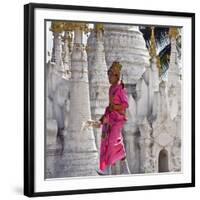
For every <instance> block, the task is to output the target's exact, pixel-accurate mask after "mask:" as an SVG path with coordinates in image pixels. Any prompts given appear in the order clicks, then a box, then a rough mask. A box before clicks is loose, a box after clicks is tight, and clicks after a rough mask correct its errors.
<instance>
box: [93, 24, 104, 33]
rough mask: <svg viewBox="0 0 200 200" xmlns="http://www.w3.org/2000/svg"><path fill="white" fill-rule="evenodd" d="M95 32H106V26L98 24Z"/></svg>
mask: <svg viewBox="0 0 200 200" xmlns="http://www.w3.org/2000/svg"><path fill="white" fill-rule="evenodd" d="M95 31H96V32H98V31H102V32H103V31H104V26H103V24H100V23H97V24H95Z"/></svg>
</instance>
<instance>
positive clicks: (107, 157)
mask: <svg viewBox="0 0 200 200" xmlns="http://www.w3.org/2000/svg"><path fill="white" fill-rule="evenodd" d="M109 97H110V98H111V97H112V98H113V100H112V102H113V103H114V104H118V105H119V104H120V105H122V106H123V110H122V112H118V111H109V106H108V107H107V108H106V110H105V114H104V117H106V119H107V121H108V123H106V124H103V126H102V134H104V135H105V137H104V138H103V137H102V138H101V146H100V169H101V170H104V169H106V168H107V167H108V166H111V165H114V164H115V163H116V161H118V160H121V159H124V158H125V157H126V152H125V147H124V143H123V136H122V128H123V126H124V123H125V121H126V120H127V119H126V116H125V111H126V108H127V107H128V96H127V92H126V89H125V88H123V86H122V84H118V85H116V86H111V87H110V89H109Z"/></svg>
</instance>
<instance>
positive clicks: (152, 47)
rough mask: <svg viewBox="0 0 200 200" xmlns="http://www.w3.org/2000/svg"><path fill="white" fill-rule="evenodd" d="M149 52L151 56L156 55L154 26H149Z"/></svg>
mask: <svg viewBox="0 0 200 200" xmlns="http://www.w3.org/2000/svg"><path fill="white" fill-rule="evenodd" d="M149 53H150V56H151V57H154V56H156V40H155V35H154V26H152V27H151V38H150V50H149Z"/></svg>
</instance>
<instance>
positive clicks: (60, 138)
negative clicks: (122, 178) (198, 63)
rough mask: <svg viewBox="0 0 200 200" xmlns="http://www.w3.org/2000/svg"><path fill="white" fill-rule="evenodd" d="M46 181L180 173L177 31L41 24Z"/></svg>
mask: <svg viewBox="0 0 200 200" xmlns="http://www.w3.org/2000/svg"><path fill="white" fill-rule="evenodd" d="M45 35H46V45H45V47H46V63H45V72H46V73H45V80H46V88H45V89H46V94H45V98H46V112H45V114H46V131H45V134H46V135H45V137H46V146H45V147H46V155H45V159H46V165H45V175H46V177H45V178H63V177H74V176H99V175H121V174H124V175H128V174H138V173H164V172H181V164H182V162H181V122H182V121H181V118H182V115H181V87H182V80H181V77H182V76H181V73H182V72H181V71H182V60H181V35H182V34H181V27H162V26H144V25H137V26H136V25H123V24H108V23H107V24H105V23H95V22H94V23H87V22H85V23H83V22H82V23H81V22H68V21H52V20H51V21H46V34H45Z"/></svg>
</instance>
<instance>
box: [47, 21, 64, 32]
mask: <svg viewBox="0 0 200 200" xmlns="http://www.w3.org/2000/svg"><path fill="white" fill-rule="evenodd" d="M63 26H64V23H63V22H60V21H52V23H51V28H50V31H52V32H55V33H62V32H63Z"/></svg>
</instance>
